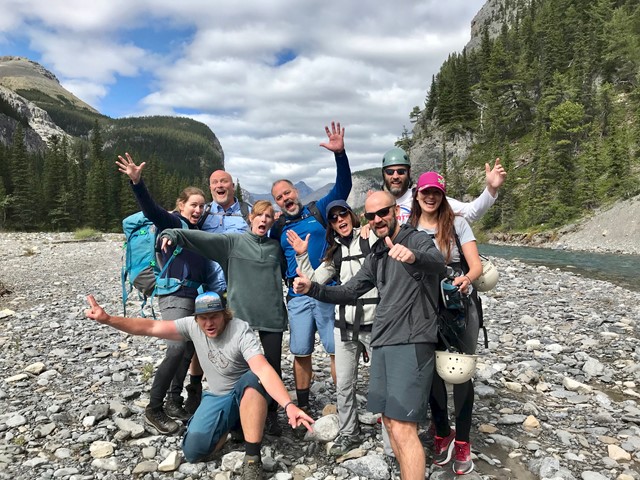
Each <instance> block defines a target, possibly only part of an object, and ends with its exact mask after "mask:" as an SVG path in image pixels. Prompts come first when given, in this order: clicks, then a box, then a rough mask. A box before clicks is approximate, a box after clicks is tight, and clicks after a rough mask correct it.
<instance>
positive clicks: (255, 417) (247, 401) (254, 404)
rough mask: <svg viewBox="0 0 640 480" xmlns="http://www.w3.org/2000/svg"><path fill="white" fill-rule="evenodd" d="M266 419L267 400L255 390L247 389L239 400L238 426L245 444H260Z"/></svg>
mask: <svg viewBox="0 0 640 480" xmlns="http://www.w3.org/2000/svg"><path fill="white" fill-rule="evenodd" d="M266 418H267V400H266V399H265V398H264V396H263V395H262V394H261V393H260V392H258V391H257V390H256V389H254V388H251V387H247V388H246V389H245V390H244V395H242V399H241V400H240V424H241V425H242V433H244V439H245V441H246V442H250V443H260V442H262V432H263V430H264V422H265V420H266Z"/></svg>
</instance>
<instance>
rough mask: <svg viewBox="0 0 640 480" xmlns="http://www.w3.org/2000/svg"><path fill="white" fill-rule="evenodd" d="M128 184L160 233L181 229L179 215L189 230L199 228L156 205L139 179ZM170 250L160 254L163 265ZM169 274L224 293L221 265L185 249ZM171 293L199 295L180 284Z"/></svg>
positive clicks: (170, 252)
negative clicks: (174, 291) (169, 229)
mask: <svg viewBox="0 0 640 480" xmlns="http://www.w3.org/2000/svg"><path fill="white" fill-rule="evenodd" d="M130 184H131V189H132V190H133V194H134V195H135V197H136V200H137V202H138V205H140V208H141V210H142V212H143V213H144V215H145V217H147V218H148V219H149V220H151V221H152V222H153V224H154V225H155V226H156V227H157V228H158V231H159V232H161V231H162V230H165V229H167V228H182V222H181V221H180V219H181V218H182V219H183V220H184V222H185V223H186V224H187V225H189V230H197V229H198V227H197V226H196V225H191V224H190V223H189V221H188V220H187V219H186V218H184V217H182V216H181V215H180V214H179V213H178V212H168V211H167V210H165V209H164V208H162V207H161V206H160V205H158V204H157V203H156V202H155V200H154V199H153V198H152V197H151V194H150V193H149V190H147V187H146V185H145V184H144V181H143V180H142V179H140V182H139V183H138V184H137V185H134V184H133V183H131V182H130ZM172 253H173V248H172V249H171V250H170V251H169V252H168V253H161V255H162V261H163V264H164V263H166V262H167V260H168V259H169V257H170V256H171V254H172ZM210 265H211V266H210ZM168 276H169V277H172V278H180V279H188V280H193V281H194V282H198V283H202V284H205V285H206V286H207V289H208V290H213V291H216V292H224V291H225V290H226V289H227V284H226V282H225V279H224V273H223V272H222V268H220V265H218V264H217V263H215V262H210V261H209V260H208V259H206V258H204V257H202V256H201V255H198V254H197V253H193V252H190V251H188V250H183V251H182V253H180V255H178V256H176V258H175V259H174V260H173V262H172V263H171V265H169V271H168ZM173 295H177V296H179V297H188V298H195V297H196V296H197V295H198V291H197V290H196V289H195V288H189V287H182V288H180V290H178V291H177V292H176V293H174V294H173Z"/></svg>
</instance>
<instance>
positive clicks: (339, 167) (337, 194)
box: [316, 122, 352, 212]
mask: <svg viewBox="0 0 640 480" xmlns="http://www.w3.org/2000/svg"><path fill="white" fill-rule="evenodd" d="M324 130H325V132H326V134H327V137H328V138H329V141H328V142H327V143H321V144H320V146H321V147H324V148H326V149H327V150H330V151H332V152H333V153H334V154H335V159H336V182H335V185H334V186H333V188H332V189H331V191H330V192H329V193H328V194H327V195H325V196H324V197H322V198H321V199H320V200H318V201H317V202H316V205H317V206H318V208H319V209H320V211H321V212H324V210H325V208H326V207H327V205H329V203H330V202H332V201H334V200H346V199H347V198H348V197H349V193H351V186H352V182H351V168H350V167H349V159H348V158H347V153H346V152H345V150H344V131H345V130H344V128H342V127H341V126H340V122H338V123H337V124H336V122H331V129H329V127H326V126H325V127H324Z"/></svg>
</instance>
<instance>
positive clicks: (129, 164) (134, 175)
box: [116, 152, 147, 185]
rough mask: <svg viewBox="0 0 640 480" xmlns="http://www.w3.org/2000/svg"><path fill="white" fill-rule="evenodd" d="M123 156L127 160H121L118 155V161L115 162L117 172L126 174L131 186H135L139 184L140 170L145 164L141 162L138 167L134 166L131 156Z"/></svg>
mask: <svg viewBox="0 0 640 480" xmlns="http://www.w3.org/2000/svg"><path fill="white" fill-rule="evenodd" d="M124 155H125V157H127V158H123V157H122V155H118V160H116V165H117V166H118V170H119V171H120V172H122V173H125V174H127V175H128V176H129V178H130V179H131V181H132V182H133V184H134V185H137V184H138V183H140V178H142V169H143V168H144V166H145V165H146V164H147V163H146V162H142V163H141V164H140V165H136V164H135V162H134V161H133V158H131V155H129V153H128V152H127V153H125V154H124Z"/></svg>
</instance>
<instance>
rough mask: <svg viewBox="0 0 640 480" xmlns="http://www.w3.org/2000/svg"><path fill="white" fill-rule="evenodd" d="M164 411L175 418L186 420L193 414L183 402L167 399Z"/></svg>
mask: <svg viewBox="0 0 640 480" xmlns="http://www.w3.org/2000/svg"><path fill="white" fill-rule="evenodd" d="M164 411H165V413H166V414H167V415H169V416H170V417H171V418H173V419H175V420H181V421H183V422H186V421H187V420H189V419H190V418H191V414H190V413H189V412H187V411H186V410H185V409H184V408H183V407H182V402H177V401H175V400H171V399H167V401H166V402H164Z"/></svg>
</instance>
